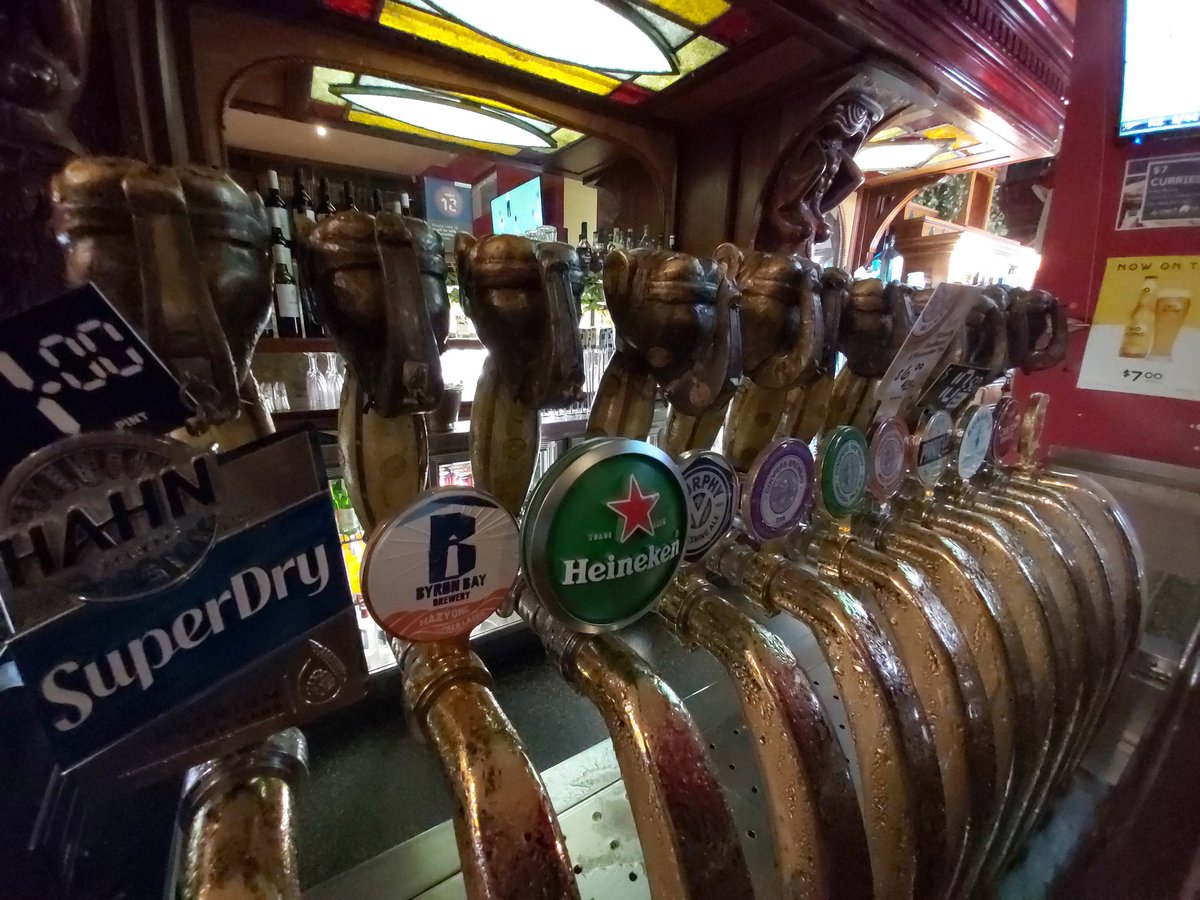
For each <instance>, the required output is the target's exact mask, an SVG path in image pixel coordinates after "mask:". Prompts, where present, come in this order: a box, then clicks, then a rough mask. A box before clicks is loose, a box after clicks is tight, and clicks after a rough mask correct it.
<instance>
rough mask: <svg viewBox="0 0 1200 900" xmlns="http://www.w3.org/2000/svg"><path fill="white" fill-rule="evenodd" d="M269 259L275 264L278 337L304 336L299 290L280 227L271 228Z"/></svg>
mask: <svg viewBox="0 0 1200 900" xmlns="http://www.w3.org/2000/svg"><path fill="white" fill-rule="evenodd" d="M271 259H272V261H273V262H274V264H275V270H274V273H273V276H272V278H273V280H274V283H275V284H274V290H275V322H276V329H277V333H278V335H279V336H280V337H285V338H295V337H303V336H304V326H303V322H302V319H301V316H300V291H299V290H298V289H297V285H296V277H295V276H294V275H293V274H292V268H291V263H292V255H291V253H290V252H289V251H288V247H287V242H286V240H285V239H284V237H283V231H282V229H280V228H275V227H272V228H271Z"/></svg>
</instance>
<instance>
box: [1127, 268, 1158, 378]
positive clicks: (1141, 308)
mask: <svg viewBox="0 0 1200 900" xmlns="http://www.w3.org/2000/svg"><path fill="white" fill-rule="evenodd" d="M1157 299H1158V279H1157V278H1156V277H1155V276H1153V275H1148V276H1147V277H1146V279H1145V281H1143V282H1142V291H1141V293H1140V294H1138V298H1137V304H1136V305H1135V306H1134V307H1133V312H1132V313H1131V314H1130V316H1129V324H1128V325H1126V326H1125V334H1124V335H1123V336H1122V338H1121V350H1120V355H1121V356H1123V357H1127V358H1130V359H1141V358H1143V357H1145V356H1147V355H1149V353H1150V345H1151V341H1153V339H1154V304H1155V301H1156V300H1157Z"/></svg>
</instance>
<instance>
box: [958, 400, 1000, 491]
mask: <svg viewBox="0 0 1200 900" xmlns="http://www.w3.org/2000/svg"><path fill="white" fill-rule="evenodd" d="M959 422H960V423H961V425H960V427H959V431H958V455H957V457H956V459H955V463H956V466H957V468H958V477H959V478H961V479H963V480H964V481H966V480H967V479H970V478H973V477H975V473H976V472H978V471H979V470H980V469H981V468H983V463H984V461H985V460H986V459H987V454H988V447H989V446H990V444H991V442H992V407H990V406H969V407H967V410H966V412H964V413H963V414H962V415H961V416H960V417H959Z"/></svg>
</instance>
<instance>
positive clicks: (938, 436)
mask: <svg viewBox="0 0 1200 900" xmlns="http://www.w3.org/2000/svg"><path fill="white" fill-rule="evenodd" d="M953 440H954V420H953V419H952V418H950V413H948V412H946V411H945V410H944V409H935V410H933V411H932V412H931V413H929V414H928V415H927V416H926V417H925V421H924V422H922V423H921V425H919V426H918V427H917V432H916V434H914V435H913V438H912V443H911V444H910V446H911V447H912V456H913V458H912V468H913V472H914V473H915V474H916V476H917V480H918V481H920V482H921V484H923V485H925V487H933V486H934V485H935V484H937V483H938V481H939V480H940V479H941V477H942V474H943V473H944V472H945V471H946V468H947V467H948V466H949V465H950V450H951V444H952V443H953Z"/></svg>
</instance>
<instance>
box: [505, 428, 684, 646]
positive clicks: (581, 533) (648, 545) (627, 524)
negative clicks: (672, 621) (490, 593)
mask: <svg viewBox="0 0 1200 900" xmlns="http://www.w3.org/2000/svg"><path fill="white" fill-rule="evenodd" d="M687 537H688V504H687V492H686V490H685V488H684V484H683V480H682V479H681V478H680V476H679V472H678V470H677V469H676V468H675V465H674V463H673V462H672V461H671V459H670V457H668V456H667V455H666V454H665V453H663V452H662V451H661V450H659V449H658V448H657V447H654V446H652V445H650V444H647V443H645V442H644V441H633V440H625V439H617V440H609V439H605V438H600V439H596V440H591V441H585V442H584V443H582V444H580V445H579V446H577V447H575V448H573V449H572V450H570V451H569V452H568V453H566V454H564V455H563V456H562V457H560V458H559V460H558V461H557V462H556V463H555V464H554V465H553V466H552V467H551V468H550V470H549V471H548V472H547V473H546V475H545V476H544V477H543V478H542V480H541V482H539V484H538V486H537V489H536V490H535V491H534V493H533V496H532V497H531V498H530V500H529V508H528V511H527V512H526V516H525V524H524V528H523V531H522V535H521V560H522V563H523V564H524V567H525V572H526V574H527V576H528V577H529V582H530V586H531V587H532V588H533V590H534V591H535V592H536V593H537V596H538V598H539V599H540V600H541V601H542V603H543V604H544V605H545V606H546V608H547V609H548V610H549V611H550V612H551V613H553V614H554V615H556V616H558V617H559V618H560V619H561V620H562V621H564V622H565V623H566V624H568V625H570V626H571V627H573V628H577V629H579V630H580V631H586V632H592V633H595V632H600V631H609V630H612V629H614V628H619V627H621V626H622V625H625V624H628V623H629V622H632V621H633V620H634V619H636V618H638V617H639V616H641V615H643V614H644V613H646V612H647V611H649V609H650V607H651V605H652V604H653V603H654V601H655V600H657V599H658V597H659V595H661V594H662V592H663V591H665V590H666V589H667V587H668V585H670V583H671V579H672V578H674V577H675V573H676V571H677V570H678V568H679V565H680V563H681V562H682V561H683V553H684V547H685V546H686V542H687Z"/></svg>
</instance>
